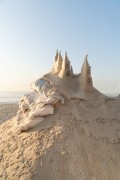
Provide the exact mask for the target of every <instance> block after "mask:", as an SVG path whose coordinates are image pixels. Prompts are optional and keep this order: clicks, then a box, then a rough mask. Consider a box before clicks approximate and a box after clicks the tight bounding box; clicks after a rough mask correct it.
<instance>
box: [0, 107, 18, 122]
mask: <svg viewBox="0 0 120 180" xmlns="http://www.w3.org/2000/svg"><path fill="white" fill-rule="evenodd" d="M17 111H18V104H0V124H1V123H3V122H5V121H6V120H8V119H10V118H13V117H14V116H16V113H17Z"/></svg>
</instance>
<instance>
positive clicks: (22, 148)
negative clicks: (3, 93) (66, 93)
mask: <svg viewBox="0 0 120 180" xmlns="http://www.w3.org/2000/svg"><path fill="white" fill-rule="evenodd" d="M15 122H16V119H15V118H13V119H12V120H8V121H6V122H5V123H3V124H1V125H0V179H1V180H120V99H117V98H116V99H115V98H107V97H105V98H102V99H98V100H97V99H96V100H91V101H88V100H81V99H78V98H71V99H69V100H67V101H66V103H65V104H64V105H57V106H56V109H55V113H54V114H53V115H51V116H48V117H46V119H45V120H44V121H43V122H42V123H41V124H39V125H38V126H37V127H35V128H33V129H31V130H29V131H27V132H22V133H20V132H19V131H18V130H17V126H16V123H15Z"/></svg>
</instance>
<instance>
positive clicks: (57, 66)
mask: <svg viewBox="0 0 120 180" xmlns="http://www.w3.org/2000/svg"><path fill="white" fill-rule="evenodd" d="M62 62H63V58H62V56H61V52H59V53H58V52H57V53H56V56H55V63H54V73H55V74H59V72H60V71H61V69H62Z"/></svg>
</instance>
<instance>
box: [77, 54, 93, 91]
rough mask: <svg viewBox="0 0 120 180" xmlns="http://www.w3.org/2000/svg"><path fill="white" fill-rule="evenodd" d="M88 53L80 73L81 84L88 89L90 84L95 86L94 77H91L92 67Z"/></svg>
mask: <svg viewBox="0 0 120 180" xmlns="http://www.w3.org/2000/svg"><path fill="white" fill-rule="evenodd" d="M87 58H88V55H86V56H85V59H84V63H83V66H82V68H81V75H80V86H81V88H83V89H87V88H88V87H90V86H93V83H92V77H91V67H90V65H89V63H88V59H87Z"/></svg>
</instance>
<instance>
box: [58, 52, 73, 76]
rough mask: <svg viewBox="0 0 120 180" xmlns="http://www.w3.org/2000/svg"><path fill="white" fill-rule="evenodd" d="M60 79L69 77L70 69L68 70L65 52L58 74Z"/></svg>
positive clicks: (68, 63)
mask: <svg viewBox="0 0 120 180" xmlns="http://www.w3.org/2000/svg"><path fill="white" fill-rule="evenodd" d="M58 76H59V77H60V78H63V77H71V68H70V61H69V59H68V57H67V52H66V53H65V56H64V59H63V62H62V69H61V71H60V73H59V74H58Z"/></svg>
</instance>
